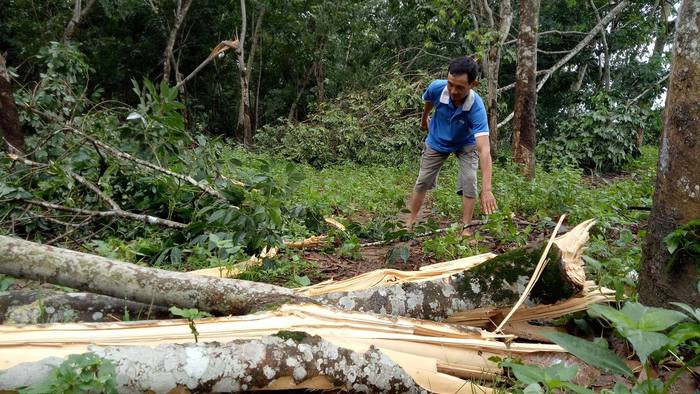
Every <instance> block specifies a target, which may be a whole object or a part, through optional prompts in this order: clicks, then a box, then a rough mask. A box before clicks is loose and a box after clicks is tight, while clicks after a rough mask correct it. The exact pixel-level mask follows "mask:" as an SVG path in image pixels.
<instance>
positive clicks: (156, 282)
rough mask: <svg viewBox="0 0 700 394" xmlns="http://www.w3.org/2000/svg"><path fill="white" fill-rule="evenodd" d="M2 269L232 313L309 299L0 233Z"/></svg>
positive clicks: (161, 302) (123, 296) (252, 284)
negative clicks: (140, 264)
mask: <svg viewBox="0 0 700 394" xmlns="http://www.w3.org/2000/svg"><path fill="white" fill-rule="evenodd" d="M0 272H2V273H3V274H7V275H10V276H14V277H20V278H26V279H33V280H39V281H44V282H50V283H54V284H59V285H61V286H66V287H70V288H73V289H78V290H83V291H90V292H94V293H99V294H104V295H109V296H112V297H116V298H120V299H127V300H131V301H136V302H141V303H145V304H151V303H152V304H154V305H162V306H172V305H176V306H179V307H182V308H198V309H200V310H204V311H209V312H212V313H216V314H220V315H227V314H234V315H241V314H247V313H249V312H251V311H255V310H261V309H265V308H266V307H270V306H274V305H280V304H284V303H288V302H296V303H299V302H309V301H310V300H309V299H308V298H307V297H303V296H300V295H298V294H297V293H295V292H294V291H293V290H290V289H286V288H283V287H279V286H272V285H268V284H265V283H256V282H249V281H244V280H233V279H218V278H211V277H203V276H195V275H190V274H187V273H184V272H171V271H165V270H160V269H155V268H147V267H141V266H138V265H136V264H130V263H125V262H121V261H117V260H111V259H107V258H104V257H100V256H94V255H90V254H86V253H80V252H75V251H72V250H67V249H61V248H55V247H52V246H45V245H39V244H36V243H33V242H29V241H24V240H21V239H17V238H10V237H5V236H0Z"/></svg>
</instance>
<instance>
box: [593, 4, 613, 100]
mask: <svg viewBox="0 0 700 394" xmlns="http://www.w3.org/2000/svg"><path fill="white" fill-rule="evenodd" d="M588 3H589V4H590V6H591V8H593V12H594V13H595V18H596V20H597V21H598V23H600V21H601V19H600V12H598V8H597V7H596V6H595V3H594V2H593V0H588ZM600 40H601V43H602V44H603V54H604V56H605V58H604V59H603V66H602V67H603V81H602V85H603V89H604V90H608V89H610V50H609V48H608V39H607V37H606V33H605V29H600Z"/></svg>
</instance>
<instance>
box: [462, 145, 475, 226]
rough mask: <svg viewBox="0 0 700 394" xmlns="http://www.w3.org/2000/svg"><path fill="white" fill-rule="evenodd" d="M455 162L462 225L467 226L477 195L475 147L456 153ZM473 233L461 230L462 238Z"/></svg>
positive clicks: (470, 220) (472, 213)
mask: <svg viewBox="0 0 700 394" xmlns="http://www.w3.org/2000/svg"><path fill="white" fill-rule="evenodd" d="M457 160H458V161H459V181H458V186H457V194H460V195H461V196H462V225H464V226H468V225H469V224H471V222H472V217H473V215H474V205H475V204H476V196H477V194H478V192H477V185H476V172H477V169H478V168H479V154H478V153H477V152H476V146H473V145H470V146H466V147H464V148H463V149H462V150H460V151H459V152H457ZM473 233H474V231H473V230H472V229H471V228H469V227H467V228H464V229H462V235H463V236H467V237H468V236H471V235H472V234H473Z"/></svg>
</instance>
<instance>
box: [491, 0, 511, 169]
mask: <svg viewBox="0 0 700 394" xmlns="http://www.w3.org/2000/svg"><path fill="white" fill-rule="evenodd" d="M498 13H499V18H500V25H499V27H498V35H499V38H498V42H496V43H494V44H493V45H491V47H490V48H489V53H488V56H487V67H486V79H487V81H488V96H487V99H486V108H488V119H489V130H490V132H489V139H490V143H491V156H495V155H496V149H497V144H498V72H499V69H500V67H501V48H502V47H503V43H504V42H505V40H506V38H507V37H508V32H509V31H510V26H511V24H512V23H513V8H512V7H511V5H510V0H502V1H501V5H500V9H499V12H498Z"/></svg>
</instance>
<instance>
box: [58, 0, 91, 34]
mask: <svg viewBox="0 0 700 394" xmlns="http://www.w3.org/2000/svg"><path fill="white" fill-rule="evenodd" d="M93 5H95V0H88V1H87V3H86V4H85V8H83V7H82V0H75V5H74V6H73V16H72V17H71V20H70V21H69V22H68V25H67V26H66V28H65V30H63V38H62V39H61V42H62V43H63V44H67V43H69V42H70V41H71V40H72V39H73V35H75V30H76V29H77V28H78V25H80V23H81V22H82V21H83V19H84V18H85V16H86V15H87V14H88V13H89V12H90V11H91V10H92V6H93Z"/></svg>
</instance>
